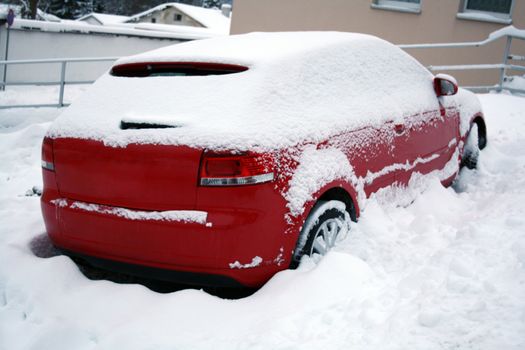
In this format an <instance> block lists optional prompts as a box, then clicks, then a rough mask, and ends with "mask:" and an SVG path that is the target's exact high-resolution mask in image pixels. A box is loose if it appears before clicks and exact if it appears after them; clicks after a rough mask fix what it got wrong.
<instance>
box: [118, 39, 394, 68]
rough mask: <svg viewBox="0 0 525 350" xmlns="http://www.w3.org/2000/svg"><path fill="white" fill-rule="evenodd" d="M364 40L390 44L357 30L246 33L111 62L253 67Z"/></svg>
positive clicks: (199, 41) (178, 45)
mask: <svg viewBox="0 0 525 350" xmlns="http://www.w3.org/2000/svg"><path fill="white" fill-rule="evenodd" d="M366 41H368V42H375V43H381V45H386V46H393V45H392V44H390V43H388V42H386V41H384V40H381V39H379V38H377V37H374V36H371V35H366V34H358V33H343V32H281V33H280V32H276V33H249V34H244V35H232V36H227V37H218V38H211V39H203V40H194V41H190V42H186V43H182V44H174V45H170V46H167V47H163V48H160V49H157V50H153V51H149V52H146V53H142V54H139V55H135V56H130V57H125V58H122V59H120V60H118V61H117V62H116V63H115V65H120V64H128V63H140V62H213V63H227V64H238V65H244V66H254V65H258V64H267V63H283V62H286V61H290V60H294V59H296V57H298V56H304V55H308V54H309V53H311V52H319V51H320V50H321V51H322V50H325V49H333V48H339V49H340V50H345V49H349V48H352V46H356V45H357V44H358V43H362V42H366Z"/></svg>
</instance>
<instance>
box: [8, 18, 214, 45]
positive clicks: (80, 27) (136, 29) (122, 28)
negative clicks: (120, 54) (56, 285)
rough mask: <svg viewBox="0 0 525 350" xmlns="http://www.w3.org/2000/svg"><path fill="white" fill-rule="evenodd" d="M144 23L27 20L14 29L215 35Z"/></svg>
mask: <svg viewBox="0 0 525 350" xmlns="http://www.w3.org/2000/svg"><path fill="white" fill-rule="evenodd" d="M144 24H145V23H140V24H139V23H115V24H112V25H104V26H96V25H91V24H89V23H86V22H84V21H73V20H61V21H60V22H43V21H35V20H28V19H17V20H15V22H14V24H13V27H12V28H14V29H31V30H40V31H45V32H75V33H79V32H80V33H85V34H117V35H129V36H141V37H150V38H162V39H180V40H195V39H203V38H210V37H213V36H215V35H217V34H216V33H215V32H212V31H210V30H207V29H206V28H195V27H189V26H172V25H157V26H147V25H144Z"/></svg>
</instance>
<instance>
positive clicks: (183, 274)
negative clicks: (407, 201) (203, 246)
mask: <svg viewBox="0 0 525 350" xmlns="http://www.w3.org/2000/svg"><path fill="white" fill-rule="evenodd" d="M60 250H61V251H62V253H63V254H65V255H67V256H71V257H77V258H81V259H82V260H84V261H86V262H88V263H89V264H90V265H91V266H95V267H99V268H101V269H104V270H109V271H114V272H120V273H125V274H128V275H133V276H138V277H142V278H147V279H153V280H158V281H166V282H175V281H176V282H178V283H182V284H187V285H195V286H210V287H225V288H242V287H244V285H243V284H241V283H239V282H238V281H237V280H235V279H233V278H231V277H227V276H224V275H213V274H207V273H197V272H187V271H176V270H167V269H159V268H155V267H149V266H146V265H137V264H130V263H125V262H120V261H116V260H108V259H102V258H97V257H94V256H88V255H84V254H80V253H76V252H72V251H69V250H65V249H60Z"/></svg>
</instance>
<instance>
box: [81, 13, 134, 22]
mask: <svg viewBox="0 0 525 350" xmlns="http://www.w3.org/2000/svg"><path fill="white" fill-rule="evenodd" d="M90 17H92V18H94V19H95V20H97V21H98V22H99V23H100V24H115V23H123V22H125V21H127V20H128V19H129V17H128V16H119V15H109V14H105V13H97V12H91V13H88V14H87V15H84V16H82V17H80V18H78V19H77V21H85V20H87V19H88V18H90Z"/></svg>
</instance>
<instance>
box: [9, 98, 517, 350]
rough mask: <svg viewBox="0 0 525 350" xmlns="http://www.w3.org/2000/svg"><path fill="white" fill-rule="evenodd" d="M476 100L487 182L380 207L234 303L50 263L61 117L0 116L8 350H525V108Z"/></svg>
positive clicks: (378, 201) (39, 113)
mask: <svg viewBox="0 0 525 350" xmlns="http://www.w3.org/2000/svg"><path fill="white" fill-rule="evenodd" d="M8 93H9V92H8ZM6 96H7V95H6V93H0V103H4V101H6V98H8V97H6ZM20 96H21V95H20V94H16V93H15V92H11V98H12V99H13V100H16V101H19V99H20ZM24 96H26V95H25V94H24ZM479 97H480V99H481V101H482V104H483V107H484V109H485V113H486V117H487V124H488V136H489V144H488V146H487V148H486V149H485V150H484V151H483V152H482V155H481V159H480V163H479V169H478V170H476V171H470V170H464V171H463V172H462V173H461V175H460V177H459V181H458V182H457V184H456V185H455V186H454V188H448V189H447V188H443V187H442V186H441V185H440V184H439V182H438V180H437V179H429V181H428V182H427V183H426V184H425V185H424V186H423V185H422V186H419V187H417V188H412V189H411V190H410V191H405V192H404V193H403V194H401V195H400V194H398V195H397V196H394V197H392V196H391V195H382V196H377V197H375V198H372V199H370V200H369V201H368V202H367V206H366V208H364V210H363V212H362V216H361V218H360V221H359V223H357V224H353V227H352V230H351V232H350V234H349V235H348V237H347V238H346V239H345V240H344V241H342V242H341V244H340V245H339V247H338V248H337V249H336V250H335V251H332V252H330V253H329V254H328V255H327V256H326V257H325V258H324V259H322V260H321V261H317V259H305V260H303V261H302V263H301V265H300V267H299V268H298V269H297V270H295V271H284V272H281V273H279V274H278V275H276V276H275V277H274V278H273V279H272V280H270V281H269V282H268V283H267V284H266V285H265V286H264V287H263V288H261V289H260V290H259V291H257V292H256V293H255V294H253V295H251V296H249V297H246V298H243V299H239V300H226V299H221V298H219V297H216V296H212V295H210V294H208V293H206V292H204V291H201V290H193V289H187V290H180V291H177V292H173V293H164V294H160V293H157V292H154V291H152V290H150V289H148V288H146V287H144V286H142V285H137V284H122V283H114V282H110V281H108V280H91V279H88V278H87V277H85V275H84V274H82V273H81V272H80V271H79V269H78V267H77V265H75V264H74V263H73V262H72V261H71V260H70V259H69V258H67V257H64V256H56V254H55V252H54V251H53V250H52V249H51V247H50V246H49V242H48V241H47V240H46V236H45V230H44V224H43V221H42V219H41V216H40V208H39V197H38V196H36V195H33V194H34V192H35V191H33V187H34V186H36V187H37V188H38V187H40V186H41V179H40V143H41V140H42V137H43V135H44V133H45V131H46V130H47V128H48V127H49V125H50V121H51V120H53V119H54V118H55V117H56V116H57V114H58V113H59V111H58V110H56V109H22V110H0V149H1V152H0V189H1V190H0V349H9V350H12V349H95V348H96V349H117V348H119V349H210V348H213V349H299V348H300V349H425V350H432V349H487V350H492V349H509V350H510V349H515V350H518V349H524V348H525V98H520V97H515V96H510V95H505V94H501V95H497V94H489V95H479Z"/></svg>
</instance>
